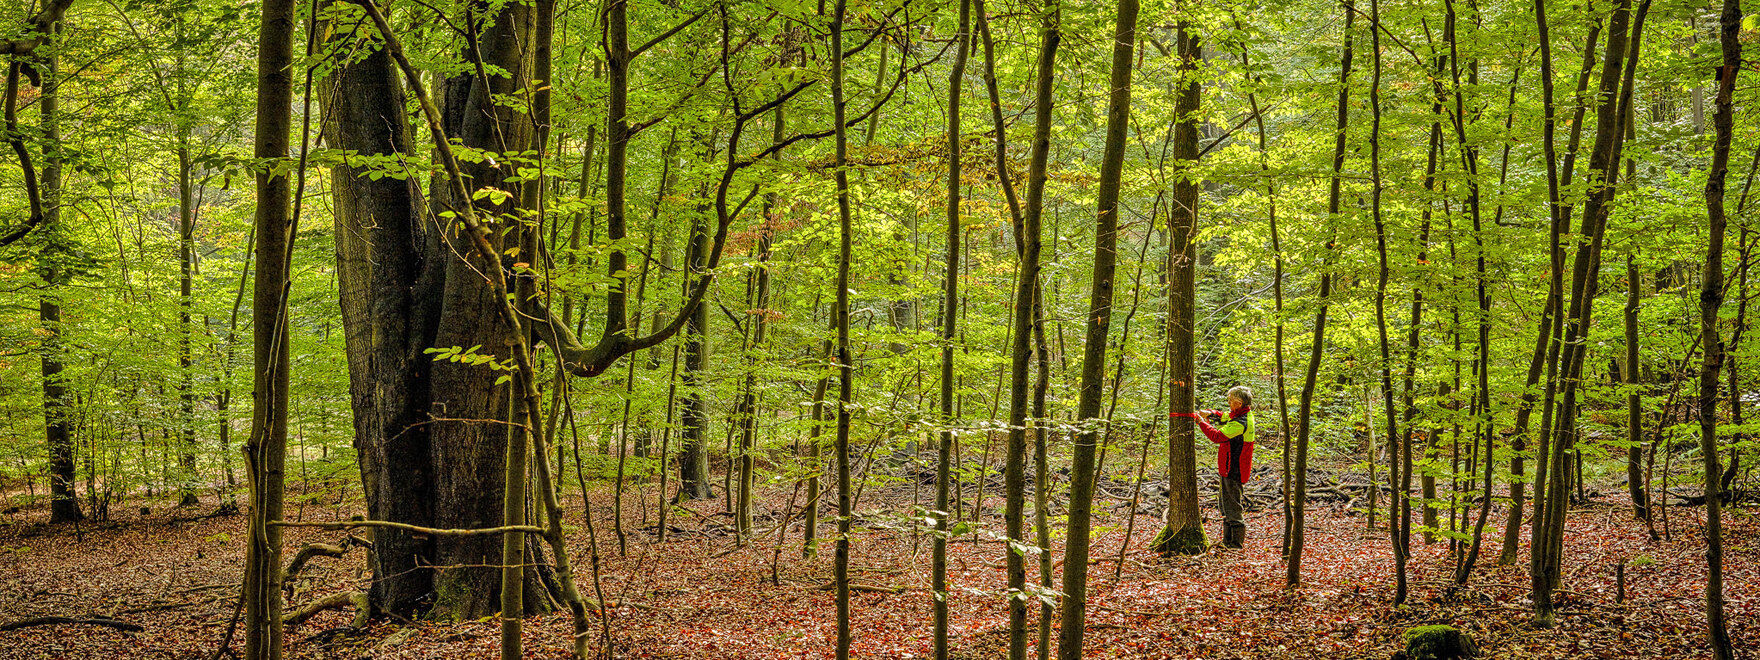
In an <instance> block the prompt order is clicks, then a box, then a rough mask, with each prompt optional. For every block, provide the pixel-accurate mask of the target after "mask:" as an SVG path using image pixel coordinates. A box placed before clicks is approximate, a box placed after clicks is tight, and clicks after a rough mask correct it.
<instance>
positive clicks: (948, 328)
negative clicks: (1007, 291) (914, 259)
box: [839, 0, 1027, 660]
mask: <svg viewBox="0 0 1760 660" xmlns="http://www.w3.org/2000/svg"><path fill="white" fill-rule="evenodd" d="M979 11H980V12H982V11H983V9H982V8H980V9H979ZM980 20H981V19H980ZM971 23H972V3H971V0H961V1H960V3H959V29H958V31H957V32H956V33H955V38H956V39H958V40H959V45H958V46H957V49H956V51H955V53H954V58H953V68H952V70H951V71H949V72H948V75H947V208H946V212H947V253H946V257H945V259H946V262H947V263H946V266H947V268H946V272H945V274H944V275H943V276H942V294H941V378H940V385H941V409H940V420H941V424H942V426H943V428H942V430H941V448H940V451H939V452H937V453H938V456H939V460H938V461H937V463H936V467H935V511H934V513H933V514H932V515H933V516H934V518H935V541H934V549H933V551H932V552H933V554H934V557H933V558H932V563H933V564H934V566H933V567H932V570H931V572H932V573H933V575H932V576H931V577H930V588H931V589H933V590H934V593H933V598H934V610H935V630H934V635H935V641H934V644H935V657H936V658H937V659H938V660H945V659H946V658H947V621H948V617H947V536H948V531H947V530H948V518H949V517H951V514H950V513H949V509H950V508H951V503H950V496H951V495H952V488H951V487H950V486H951V485H950V483H949V482H950V481H951V480H952V478H953V451H954V444H953V443H954V424H955V423H956V418H955V416H954V387H953V385H954V360H953V354H954V350H953V349H954V340H955V338H957V337H958V336H959V332H958V324H959V314H958V313H957V312H958V305H959V277H960V272H959V263H960V261H959V257H960V253H959V252H960V237H961V235H962V234H963V233H964V230H965V228H964V227H963V226H962V225H961V223H960V219H961V215H960V194H959V188H960V160H959V159H960V98H961V97H962V96H964V94H963V92H964V88H965V85H964V81H965V75H966V59H967V58H968V57H969V56H970V54H971V50H972V32H971ZM985 53H986V55H988V54H989V53H990V50H989V49H985ZM988 62H989V59H988V58H986V63H987V65H988ZM986 68H988V66H987V67H986ZM868 135H869V137H870V138H872V137H873V131H872V130H870V131H869V133H868ZM1003 138H1004V136H1003V135H1002V134H998V136H997V139H1003ZM1007 168H1008V163H1007V162H1006V161H1002V162H998V163H997V164H996V171H997V172H998V173H999V174H1002V175H1003V176H1006V172H1007ZM839 275H840V276H841V275H842V273H841V272H840V273H839ZM1016 304H1017V306H1018V304H1019V301H1018V300H1017V301H1016ZM1017 316H1018V314H1017ZM1017 325H1018V322H1017ZM1016 334H1017V338H1016V339H1015V342H1014V343H1015V345H1016V347H1015V348H1014V349H1013V351H1014V356H1013V357H1014V360H1013V362H1014V367H1015V369H1016V371H1017V372H1019V371H1025V366H1026V365H1024V364H1022V363H1021V362H1022V360H1021V359H1020V353H1021V350H1020V348H1019V345H1020V344H1021V338H1020V337H1019V336H1018V335H1019V333H1018V332H1017V333H1016ZM1015 380H1016V381H1018V380H1020V379H1019V378H1018V377H1016V378H1015ZM1010 433H1011V434H1013V433H1014V431H1013V430H1011V431H1010ZM1010 496H1013V493H1010ZM1010 538H1011V539H1013V538H1014V537H1013V536H1011V537H1010ZM1020 564H1021V557H1019V556H1018V555H1017V554H1016V553H1013V552H1010V553H1008V566H1009V576H1010V579H1011V580H1012V578H1013V577H1014V575H1015V573H1016V571H1015V569H1017V568H1019V567H1020ZM1026 623H1027V618H1026V602H1025V601H1023V600H1021V599H1018V598H1013V599H1009V604H1008V624H1009V626H1008V633H1009V635H1008V637H1009V652H1010V654H1011V655H1012V654H1013V653H1015V646H1016V641H1017V640H1019V641H1020V644H1019V646H1020V653H1021V654H1023V655H1024V654H1025V653H1026V645H1025V640H1026Z"/></svg>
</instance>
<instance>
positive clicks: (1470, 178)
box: [1444, 0, 1521, 584]
mask: <svg viewBox="0 0 1760 660" xmlns="http://www.w3.org/2000/svg"><path fill="white" fill-rule="evenodd" d="M1445 6H1446V7H1447V12H1448V16H1447V25H1446V27H1445V29H1444V32H1445V33H1446V39H1447V40H1448V49H1449V58H1448V60H1449V70H1450V74H1451V78H1452V79H1453V82H1454V88H1453V90H1452V94H1451V95H1452V96H1453V97H1454V133H1455V139H1456V141H1457V151H1458V152H1459V156H1460V158H1461V168H1462V170H1463V172H1464V173H1465V174H1466V184H1467V200H1466V206H1467V213H1468V215H1470V216H1472V219H1473V257H1474V284H1475V298H1476V300H1477V302H1478V305H1479V309H1478V315H1477V318H1476V319H1475V325H1476V326H1477V329H1478V338H1477V341H1476V342H1475V344H1476V346H1475V351H1476V353H1475V356H1474V358H1473V360H1474V362H1475V364H1476V367H1475V370H1474V371H1475V374H1476V375H1477V377H1478V381H1479V382H1478V385H1477V386H1476V387H1475V390H1476V391H1475V392H1474V397H1475V403H1474V409H1475V410H1477V411H1478V412H1477V415H1476V417H1475V418H1474V420H1473V429H1474V432H1475V433H1476V434H1477V436H1478V438H1479V440H1480V443H1481V444H1482V445H1483V446H1484V449H1483V450H1482V451H1481V452H1480V453H1479V455H1478V461H1479V462H1481V463H1483V464H1484V466H1485V481H1484V488H1483V489H1482V491H1481V492H1480V495H1481V497H1480V506H1479V520H1478V522H1476V523H1474V525H1473V544H1472V546H1471V547H1470V548H1469V549H1468V550H1467V555H1466V558H1465V559H1464V560H1463V561H1462V562H1461V564H1460V566H1459V568H1458V569H1457V570H1456V571H1455V577H1454V581H1455V584H1466V582H1467V577H1468V576H1469V575H1471V574H1472V571H1473V565H1474V564H1475V563H1477V562H1478V560H1479V552H1480V548H1481V547H1482V546H1483V545H1484V540H1485V521H1486V520H1487V519H1488V518H1490V516H1491V481H1492V467H1493V466H1495V465H1496V463H1497V462H1496V461H1495V460H1492V459H1493V454H1494V453H1495V452H1494V451H1493V450H1494V447H1493V444H1492V441H1493V440H1494V439H1495V438H1496V437H1497V434H1496V433H1495V429H1494V425H1493V423H1492V420H1493V419H1494V418H1493V417H1492V412H1491V293H1490V283H1489V275H1488V274H1487V273H1486V266H1485V261H1486V260H1485V253H1486V248H1485V227H1484V220H1483V217H1484V214H1483V209H1482V206H1481V203H1480V196H1479V149H1478V147H1476V146H1474V145H1473V143H1472V142H1470V141H1469V140H1468V139H1467V110H1466V101H1465V100H1464V98H1463V96H1464V92H1463V91H1462V90H1463V87H1462V85H1461V73H1460V51H1459V41H1460V40H1459V38H1458V32H1457V29H1458V23H1459V21H1458V19H1457V16H1456V14H1455V7H1454V2H1453V1H1452V0H1450V1H1449V2H1447V3H1446V5H1445ZM1471 69H1472V71H1473V73H1472V75H1471V79H1469V80H1468V82H1470V83H1475V84H1476V83H1477V82H1478V80H1477V78H1478V73H1477V71H1478V63H1477V62H1476V61H1475V62H1474V63H1473V64H1472V65H1471ZM1515 76H1516V78H1515V80H1519V79H1520V77H1521V69H1520V68H1517V69H1516V73H1515ZM1515 80H1512V81H1511V83H1510V84H1511V85H1512V86H1513V85H1514V84H1515ZM1478 464H1479V463H1475V464H1474V466H1475V467H1477V465H1478ZM1465 520H1466V518H1465V515H1464V514H1463V517H1462V521H1463V524H1464V521H1465Z"/></svg>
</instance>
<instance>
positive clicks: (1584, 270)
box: [1529, 0, 1650, 627]
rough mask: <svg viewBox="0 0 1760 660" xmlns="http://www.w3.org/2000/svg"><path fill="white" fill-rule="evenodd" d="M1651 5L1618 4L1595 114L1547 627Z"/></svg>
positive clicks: (1571, 317)
mask: <svg viewBox="0 0 1760 660" xmlns="http://www.w3.org/2000/svg"><path fill="white" fill-rule="evenodd" d="M1649 9H1650V2H1649V0H1641V2H1640V4H1639V5H1638V9H1637V11H1636V12H1632V11H1631V2H1630V0H1622V2H1621V3H1620V5H1619V6H1618V7H1617V8H1615V9H1614V12H1613V16H1612V18H1611V19H1610V21H1609V24H1608V28H1607V32H1608V39H1607V49H1606V52H1605V54H1604V55H1603V58H1602V59H1603V64H1602V71H1601V87H1600V96H1601V97H1603V98H1605V97H1609V96H1614V95H1616V94H1617V102H1613V103H1605V102H1604V103H1602V104H1601V105H1600V107H1599V108H1598V109H1597V112H1596V117H1595V120H1596V127H1595V129H1596V130H1595V148H1594V150H1593V151H1592V152H1591V153H1590V156H1589V173H1588V181H1587V183H1588V184H1589V190H1590V194H1589V196H1588V198H1587V199H1586V200H1585V202H1584V205H1583V220H1582V226H1581V231H1579V232H1578V233H1580V234H1582V235H1583V236H1584V238H1585V239H1586V240H1584V241H1582V242H1580V244H1579V245H1578V247H1577V252H1576V255H1575V261H1574V262H1573V264H1572V274H1571V299H1570V306H1569V309H1568V311H1567V313H1566V314H1565V316H1564V318H1563V319H1562V320H1563V321H1564V323H1565V333H1564V334H1565V336H1564V343H1563V344H1562V347H1563V348H1562V350H1561V351H1560V356H1559V361H1560V364H1559V366H1560V370H1561V371H1560V375H1561V377H1562V378H1561V382H1562V386H1561V388H1560V389H1561V390H1562V393H1561V396H1560V402H1559V408H1558V411H1557V413H1556V419H1555V420H1553V421H1554V423H1553V424H1552V426H1553V433H1552V435H1553V439H1552V442H1551V445H1552V446H1551V447H1549V449H1550V452H1551V456H1550V458H1549V462H1550V466H1549V472H1551V474H1552V478H1551V480H1550V481H1548V482H1547V484H1546V504H1545V507H1544V510H1543V511H1542V512H1541V514H1542V515H1543V516H1544V518H1543V519H1541V518H1539V517H1537V522H1536V524H1535V525H1534V530H1535V534H1534V536H1535V539H1534V542H1532V543H1531V544H1530V547H1531V548H1532V549H1531V551H1530V553H1531V555H1532V564H1533V566H1532V567H1531V569H1530V571H1529V573H1530V577H1531V581H1532V583H1533V588H1534V591H1533V600H1534V623H1535V625H1537V626H1540V627H1551V626H1552V624H1553V622H1554V617H1555V616H1556V615H1555V611H1556V610H1555V608H1554V605H1553V603H1552V592H1553V590H1554V589H1556V588H1557V586H1558V581H1559V563H1560V560H1561V558H1562V557H1561V555H1562V549H1563V545H1564V522H1565V520H1564V519H1565V508H1566V504H1567V501H1568V499H1569V493H1570V487H1571V480H1570V475H1571V471H1570V470H1569V467H1570V463H1571V454H1570V452H1571V449H1572V445H1573V444H1574V440H1575V437H1576V415H1577V398H1578V382H1579V381H1580V379H1581V377H1582V370H1583V358H1584V353H1585V350H1584V345H1585V337H1586V336H1587V334H1588V330H1589V326H1590V320H1591V315H1592V312H1593V310H1594V306H1593V305H1592V304H1590V303H1591V301H1593V300H1594V297H1595V293H1596V290H1597V288H1598V282H1597V280H1598V273H1599V270H1600V269H1599V266H1600V261H1601V244H1602V237H1603V236H1604V235H1605V231H1606V228H1607V207H1608V205H1609V203H1610V202H1611V201H1612V199H1613V193H1614V190H1615V187H1614V186H1615V184H1617V182H1618V176H1619V170H1618V167H1617V164H1618V163H1619V157H1620V149H1621V147H1622V146H1623V145H1624V141H1623V140H1622V138H1623V137H1624V130H1623V129H1624V127H1623V126H1622V125H1621V121H1622V120H1623V119H1624V118H1625V117H1626V116H1627V113H1626V108H1628V107H1629V106H1630V104H1631V102H1632V77H1633V75H1634V73H1635V70H1636V66H1637V56H1638V52H1639V46H1640V45H1642V43H1643V39H1642V37H1643V27H1644V16H1645V14H1647V13H1648V12H1649ZM1628 21H1629V22H1630V24H1631V31H1630V35H1629V36H1630V39H1629V41H1628V39H1627V37H1628V35H1627V30H1626V26H1627V24H1628ZM1628 43H1629V44H1630V45H1629V47H1628ZM1628 49H1629V51H1630V52H1629V56H1628Z"/></svg>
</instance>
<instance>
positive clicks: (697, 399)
mask: <svg viewBox="0 0 1760 660" xmlns="http://www.w3.org/2000/svg"><path fill="white" fill-rule="evenodd" d="M707 232H708V228H707V227H705V226H704V225H703V224H702V223H700V222H698V223H695V224H693V225H692V227H691V241H690V248H689V249H688V250H687V252H689V256H688V257H686V259H685V262H686V263H687V264H689V267H690V269H691V271H692V272H702V269H703V267H704V265H705V264H706V258H707V255H706V254H705V250H706V248H707V244H708V238H709V237H708V233H707ZM686 286H687V287H688V286H689V283H688V280H687V284H686ZM684 356H685V357H684V383H683V389H684V400H683V401H682V402H681V403H682V407H683V412H682V417H683V419H682V421H683V428H682V430H680V431H679V439H680V440H681V441H682V442H683V447H682V448H681V452H680V454H679V457H678V489H679V490H678V493H679V498H680V499H693V500H706V499H709V498H712V497H715V490H714V487H713V486H711V485H710V483H711V482H710V478H711V477H710V475H709V446H708V443H709V398H708V397H709V392H708V385H707V384H706V383H705V382H704V378H705V375H706V372H707V371H708V369H709V306H708V305H698V306H697V308H696V310H695V311H694V312H693V313H692V314H691V317H690V320H689V321H687V322H686V324H685V338H684Z"/></svg>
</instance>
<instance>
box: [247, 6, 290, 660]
mask: <svg viewBox="0 0 1760 660" xmlns="http://www.w3.org/2000/svg"><path fill="white" fill-rule="evenodd" d="M293 29H294V0H266V1H265V2H264V3H263V13H262V21H261V24H260V26H259V31H258V46H257V106H256V115H257V116H256V144H255V152H254V153H255V156H256V158H258V159H259V160H263V161H271V162H284V161H285V159H286V158H287V157H288V146H289V134H290V132H291V129H292V124H293V118H292V111H291V108H292V107H293ZM288 183H289V182H288V176H287V173H286V170H285V169H284V168H266V169H264V170H261V171H259V172H258V173H257V175H256V192H257V209H256V216H255V219H254V221H255V224H256V234H257V253H256V262H257V276H256V282H255V284H254V289H253V293H252V296H251V325H252V328H253V331H252V335H253V338H252V344H253V346H252V350H253V356H254V357H253V362H254V367H255V368H254V369H253V374H254V375H255V382H254V387H253V389H252V406H251V436H250V440H249V444H247V445H246V447H245V456H246V459H247V464H248V465H249V467H250V482H251V509H250V510H251V518H250V525H249V533H248V535H249V540H248V541H246V545H245V574H244V593H243V598H244V601H245V607H244V610H245V617H244V626H245V638H244V648H245V652H244V656H245V658H246V660H280V658H281V657H282V656H281V645H282V624H281V616H282V615H281V528H279V527H275V526H272V525H270V524H269V523H271V522H273V521H278V520H280V519H281V516H282V494H283V487H284V474H283V471H284V467H285V463H286V459H287V395H288V371H289V367H290V364H291V362H290V352H289V350H288V344H289V340H290V339H291V337H289V336H288V329H289V328H288V321H287V291H288V283H289V276H290V275H291V273H290V268H289V263H288V262H289V257H290V256H291V255H292V246H293V238H294V227H293V214H292V212H291V211H292V209H291V198H292V195H291V190H290V189H289V188H290V186H289V185H288Z"/></svg>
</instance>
